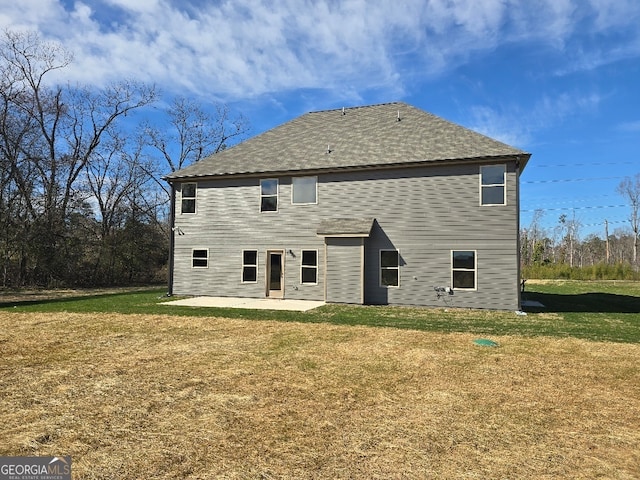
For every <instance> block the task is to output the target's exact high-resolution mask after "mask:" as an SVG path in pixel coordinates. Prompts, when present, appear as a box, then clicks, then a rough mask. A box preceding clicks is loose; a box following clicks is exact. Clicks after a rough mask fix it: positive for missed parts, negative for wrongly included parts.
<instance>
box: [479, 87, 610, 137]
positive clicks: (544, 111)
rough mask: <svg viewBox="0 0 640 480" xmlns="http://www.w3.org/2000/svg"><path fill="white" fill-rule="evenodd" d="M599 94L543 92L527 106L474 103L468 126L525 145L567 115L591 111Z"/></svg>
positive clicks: (557, 124)
mask: <svg viewBox="0 0 640 480" xmlns="http://www.w3.org/2000/svg"><path fill="white" fill-rule="evenodd" d="M601 101H602V97H601V96H599V95H597V94H588V95H576V94H567V93H564V94H560V95H557V96H554V97H550V96H543V97H542V98H540V99H538V100H537V101H536V102H535V104H534V105H533V107H532V108H531V109H529V110H526V111H525V110H523V108H522V107H520V106H509V107H500V109H496V108H491V107H487V106H474V107H472V108H471V109H470V118H471V120H470V125H469V128H471V129H472V130H475V131H477V132H480V133H482V134H484V135H487V136H489V137H491V138H495V139H496V140H500V141H501V142H504V143H506V144H508V145H512V146H515V147H520V148H527V147H528V146H530V145H531V143H532V142H533V139H534V138H535V137H536V136H537V135H538V133H539V132H541V131H544V130H549V129H552V128H555V127H557V126H559V125H561V124H562V123H563V122H565V121H566V120H567V119H569V118H576V117H579V116H580V115H585V114H588V113H593V112H595V111H596V110H597V108H598V105H600V103H601Z"/></svg>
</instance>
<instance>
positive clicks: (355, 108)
mask: <svg viewBox="0 0 640 480" xmlns="http://www.w3.org/2000/svg"><path fill="white" fill-rule="evenodd" d="M387 105H409V104H408V103H405V102H399V101H398V102H384V103H374V104H371V105H356V106H353V107H340V108H328V109H326V110H312V111H310V112H307V113H328V112H341V111H342V110H344V111H347V110H359V109H364V108H375V107H384V106H387Z"/></svg>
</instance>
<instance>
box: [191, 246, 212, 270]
mask: <svg viewBox="0 0 640 480" xmlns="http://www.w3.org/2000/svg"><path fill="white" fill-rule="evenodd" d="M191 267H192V268H208V267H209V249H208V248H194V249H193V250H192V251H191Z"/></svg>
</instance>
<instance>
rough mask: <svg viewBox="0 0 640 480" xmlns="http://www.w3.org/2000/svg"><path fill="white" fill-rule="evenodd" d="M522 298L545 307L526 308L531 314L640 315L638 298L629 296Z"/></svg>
mask: <svg viewBox="0 0 640 480" xmlns="http://www.w3.org/2000/svg"><path fill="white" fill-rule="evenodd" d="M523 298H525V299H527V300H535V301H538V302H540V303H542V304H543V305H544V306H545V308H538V307H528V308H526V310H527V311H532V312H539V311H543V312H558V313H561V312H589V313H640V298H639V297H634V296H631V295H616V294H613V293H580V294H572V295H569V294H557V293H538V292H527V293H525V294H524V295H523Z"/></svg>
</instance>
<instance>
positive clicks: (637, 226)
mask: <svg viewBox="0 0 640 480" xmlns="http://www.w3.org/2000/svg"><path fill="white" fill-rule="evenodd" d="M617 192H618V193H619V194H620V195H622V196H623V197H624V198H625V199H626V200H627V201H628V202H629V206H630V207H631V215H630V216H629V224H630V225H631V231H632V232H633V263H634V265H636V266H637V265H638V237H639V236H640V173H638V174H636V175H635V177H633V178H631V177H626V178H625V179H624V180H622V181H621V182H620V184H619V185H618V188H617Z"/></svg>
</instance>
